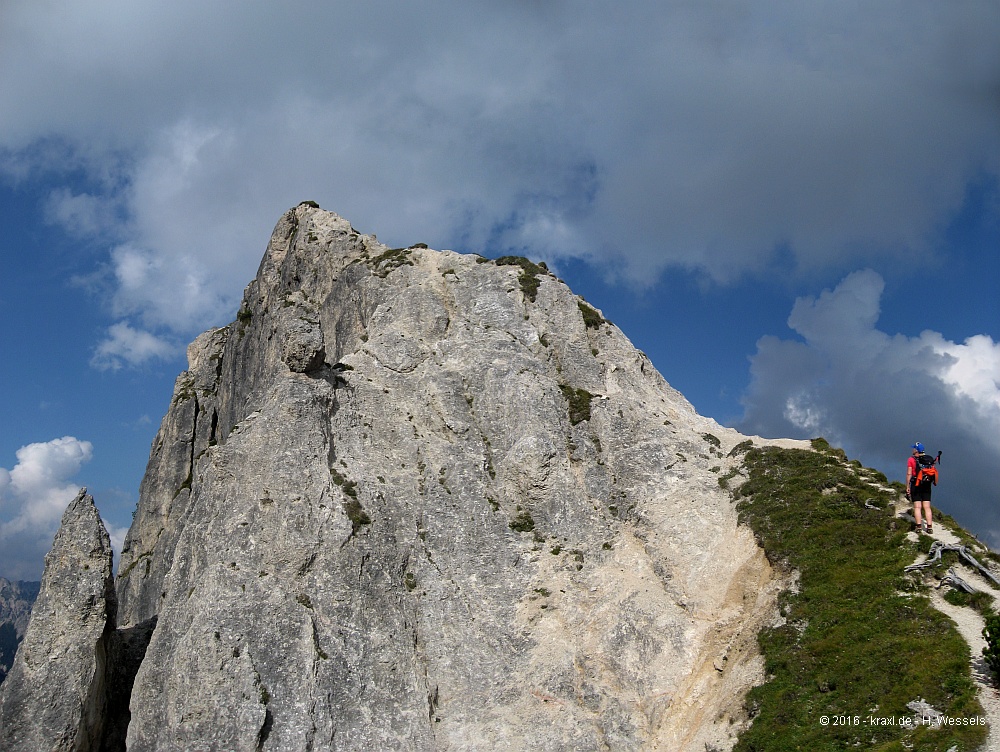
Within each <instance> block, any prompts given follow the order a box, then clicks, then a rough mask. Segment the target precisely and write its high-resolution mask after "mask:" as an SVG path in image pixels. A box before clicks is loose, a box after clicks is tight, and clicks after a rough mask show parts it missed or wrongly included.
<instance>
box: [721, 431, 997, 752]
mask: <svg viewBox="0 0 1000 752" xmlns="http://www.w3.org/2000/svg"><path fill="white" fill-rule="evenodd" d="M814 446H816V447H817V448H818V449H820V450H822V451H816V452H810V451H805V450H798V449H779V448H766V449H753V450H751V451H750V452H748V453H747V455H746V458H745V470H746V471H747V473H748V480H747V482H746V483H744V484H743V485H742V486H741V487H740V488H739V490H738V491H737V492H736V495H737V497H738V498H739V504H738V509H739V512H740V518H741V520H742V521H743V522H745V523H747V524H749V525H750V526H751V528H752V529H753V530H754V533H755V534H756V536H757V538H758V540H759V542H760V543H761V545H762V546H763V548H764V550H765V551H766V552H767V555H768V558H769V559H770V560H771V561H772V562H773V563H777V564H779V565H781V566H786V567H789V568H791V569H794V570H796V571H798V572H799V573H800V580H799V586H798V592H797V593H788V594H786V595H785V596H784V599H783V603H782V613H783V615H784V616H785V624H783V625H782V626H779V627H776V628H772V629H767V630H765V631H764V632H763V633H762V634H761V635H760V644H761V648H762V650H763V654H764V657H765V661H766V672H767V675H768V676H769V677H770V678H769V681H768V682H767V683H765V684H764V685H762V686H760V687H757V688H755V689H754V690H752V691H751V692H750V694H749V695H748V697H747V705H748V707H749V708H750V710H751V712H752V713H756V715H755V718H754V722H753V725H752V726H751V728H750V729H749V730H748V731H746V732H745V733H744V734H743V735H742V736H741V738H740V740H739V742H738V744H737V745H736V747H735V749H736V750H737V751H738V752H784V751H785V750H810V752H818V751H819V750H842V749H848V748H857V749H865V750H880V751H882V752H888V751H889V750H893V751H896V750H898V751H899V752H903V750H940V751H941V752H945V750H949V749H950V748H951V747H953V746H955V747H957V749H958V750H960V751H961V750H974V749H976V747H977V746H979V745H980V744H981V743H982V742H983V741H984V740H985V738H986V729H985V727H983V726H953V727H941V728H937V729H935V728H930V727H926V726H922V727H917V728H915V729H905V728H901V727H900V726H898V725H897V726H880V725H872V724H870V723H869V717H870V716H872V717H875V718H879V719H883V718H884V719H889V718H894V719H896V722H897V723H899V721H900V720H901V719H903V718H907V717H909V718H912V717H913V712H912V711H911V710H909V709H907V707H906V704H907V703H908V702H910V701H912V700H916V699H918V698H923V699H924V700H926V701H927V702H928V703H930V705H932V706H933V707H934V708H935V709H936V710H938V711H940V712H941V713H943V714H944V715H945V716H948V717H950V718H953V719H955V718H974V717H976V716H982V708H981V707H980V705H979V702H978V700H977V699H976V689H975V685H974V684H973V682H972V678H971V675H970V670H969V648H968V645H967V644H966V643H965V641H964V640H963V639H962V637H961V636H960V635H959V634H958V632H957V631H956V629H955V627H954V625H953V624H952V622H951V621H950V620H949V619H948V618H947V617H946V616H944V615H943V614H941V613H940V612H938V611H936V610H935V609H934V608H933V607H932V606H931V605H930V602H929V601H928V599H927V598H926V597H924V596H923V595H921V593H920V591H921V589H922V586H921V585H919V584H918V583H917V580H916V579H915V578H912V577H908V576H906V575H905V574H904V572H903V568H904V567H905V566H906V565H908V564H912V563H913V561H914V559H915V558H916V557H917V554H918V551H917V548H916V546H915V545H914V544H912V543H910V542H909V541H907V539H906V529H905V528H904V527H903V526H902V525H900V524H899V522H898V521H897V520H896V519H895V516H894V512H893V502H894V501H895V498H896V495H897V494H896V491H894V490H889V489H886V488H885V483H884V481H885V477H884V476H882V475H881V474H878V473H875V471H869V470H865V469H864V468H861V466H860V465H859V464H857V463H848V462H846V461H845V460H846V458H845V457H844V456H843V453H842V452H840V451H839V450H830V449H829V447H828V445H827V444H826V442H823V441H817V442H815V443H814ZM866 502H867V504H868V505H870V506H875V507H878V508H877V509H872V508H870V507H869V506H866ZM823 716H826V717H828V718H829V719H831V720H830V723H829V725H822V723H821V718H822V717H823ZM840 721H845V722H843V723H842V722H840Z"/></svg>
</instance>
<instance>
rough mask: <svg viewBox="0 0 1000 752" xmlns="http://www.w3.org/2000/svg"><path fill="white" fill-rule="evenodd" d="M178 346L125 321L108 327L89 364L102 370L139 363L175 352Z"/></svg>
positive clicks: (169, 355)
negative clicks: (105, 335)
mask: <svg viewBox="0 0 1000 752" xmlns="http://www.w3.org/2000/svg"><path fill="white" fill-rule="evenodd" d="M177 352H178V349H177V347H175V346H174V345H172V344H170V343H169V342H167V341H166V340H164V339H161V338H159V337H157V336H155V335H153V334H150V333H149V332H146V331H143V330H141V329H133V328H132V327H131V326H129V325H128V324H127V323H125V322H119V323H117V324H113V325H112V326H110V327H109V328H108V336H107V337H106V338H105V339H104V340H103V341H102V342H100V343H99V344H98V345H97V347H96V349H95V350H94V355H93V357H92V358H91V360H90V364H91V365H92V366H94V367H95V368H97V369H99V370H102V371H104V370H109V369H110V370H117V369H119V368H121V367H122V366H123V365H130V366H139V365H142V364H144V363H147V362H149V361H150V360H154V359H158V358H160V359H163V358H169V357H171V356H173V355H176V354H177Z"/></svg>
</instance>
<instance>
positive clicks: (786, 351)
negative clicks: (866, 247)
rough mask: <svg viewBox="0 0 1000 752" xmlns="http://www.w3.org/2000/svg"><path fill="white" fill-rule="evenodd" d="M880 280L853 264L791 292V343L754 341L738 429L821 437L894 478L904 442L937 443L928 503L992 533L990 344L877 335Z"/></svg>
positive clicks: (997, 364)
mask: <svg viewBox="0 0 1000 752" xmlns="http://www.w3.org/2000/svg"><path fill="white" fill-rule="evenodd" d="M883 286H884V285H883V281H882V278H881V277H880V276H879V275H878V274H876V273H875V272H873V271H870V270H866V271H860V272H855V273H853V274H851V275H849V276H847V277H846V278H845V279H844V280H843V281H842V282H841V283H840V284H839V285H838V286H837V287H836V288H835V289H833V290H827V291H825V292H823V294H822V295H820V296H819V298H817V299H813V298H802V299H799V300H798V301H796V303H795V307H794V309H793V311H792V314H791V316H790V317H789V319H788V324H789V326H790V327H791V328H792V329H794V330H795V331H796V332H797V333H798V334H799V335H801V337H802V340H801V341H795V340H783V339H779V338H778V337H773V336H768V337H763V338H761V340H760V341H759V342H758V343H757V353H756V354H755V355H754V356H753V358H752V362H751V375H752V382H751V384H750V387H749V388H748V390H747V393H746V395H745V397H744V406H745V408H746V412H745V415H744V418H743V421H742V422H741V424H740V425H739V428H741V429H742V430H744V431H748V432H751V433H758V434H763V435H769V436H793V437H802V438H807V437H810V438H811V437H816V436H824V437H825V438H827V439H828V440H830V441H831V442H833V443H834V444H836V445H841V446H844V447H845V448H846V449H848V451H849V452H854V453H858V454H859V455H860V456H861V459H862V460H863V461H865V462H866V463H868V464H872V465H875V466H876V467H880V468H882V469H883V470H884V471H885V472H886V474H887V475H889V477H890V478H893V477H895V478H896V479H901V478H902V476H903V474H904V472H905V461H906V458H907V457H908V455H909V449H908V447H909V446H910V444H912V443H913V442H915V441H922V442H923V443H924V444H926V445H927V446H928V448H929V449H931V450H933V451H935V452H936V451H938V450H942V451H943V452H944V455H943V458H942V459H943V465H942V483H941V485H940V486H939V487H938V489H936V490H935V505H938V506H941V507H942V508H944V509H945V511H948V512H949V513H951V514H953V515H954V516H955V517H956V518H958V519H959V521H961V522H964V523H965V524H966V525H969V526H971V527H972V528H973V529H975V530H979V531H981V532H983V534H991V533H988V532H987V531H991V530H998V529H1000V495H998V493H997V490H996V468H997V467H1000V448H998V446H997V441H996V437H997V436H998V435H1000V382H998V374H1000V343H997V342H994V341H993V340H992V338H990V337H988V336H985V335H978V336H975V337H970V338H969V339H967V340H966V341H965V342H963V343H955V342H950V341H948V340H946V339H945V338H944V337H943V336H942V335H941V334H939V333H937V332H932V331H925V332H922V333H921V334H920V336H918V337H906V336H903V335H899V334H897V335H893V336H890V335H889V334H887V333H884V332H881V331H879V330H878V329H877V328H876V324H877V320H878V312H879V300H880V297H881V295H882V291H883ZM991 542H992V544H993V545H994V546H997V545H1000V538H994V539H992V540H991Z"/></svg>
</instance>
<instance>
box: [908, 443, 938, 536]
mask: <svg viewBox="0 0 1000 752" xmlns="http://www.w3.org/2000/svg"><path fill="white" fill-rule="evenodd" d="M910 448H911V449H912V450H913V453H912V454H911V455H910V458H909V459H908V460H907V461H906V498H908V499H909V500H910V501H912V502H913V517H914V519H915V520H916V521H917V532H918V533H927V534H928V535H930V534H931V533H933V532H934V525H933V520H932V518H931V486H934V485H936V484H937V469H936V468H935V467H934V461H935V460H934V458H933V457H931V456H930V455H929V454H925V453H924V445H923V444H921V443H920V442H919V441H918V442H917V443H916V444H914V445H913V446H911V447H910ZM921 507H923V510H922V511H923V517H924V518H926V522H924V521H923V520H922V519H921Z"/></svg>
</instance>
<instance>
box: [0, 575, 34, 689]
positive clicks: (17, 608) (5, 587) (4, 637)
mask: <svg viewBox="0 0 1000 752" xmlns="http://www.w3.org/2000/svg"><path fill="white" fill-rule="evenodd" d="M40 585H41V583H40V582H24V581H18V582H11V581H9V580H5V579H4V578H2V577H0V684H2V683H3V680H4V679H5V678H6V677H7V672H8V671H10V667H11V666H12V665H13V663H14V654H15V653H16V652H17V646H18V645H19V644H20V643H21V640H23V639H24V632H25V630H26V629H27V628H28V619H29V618H30V617H31V605H32V604H33V603H34V602H35V598H37V597H38V588H39V586H40Z"/></svg>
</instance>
